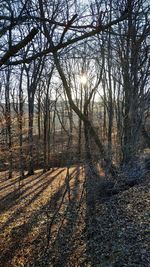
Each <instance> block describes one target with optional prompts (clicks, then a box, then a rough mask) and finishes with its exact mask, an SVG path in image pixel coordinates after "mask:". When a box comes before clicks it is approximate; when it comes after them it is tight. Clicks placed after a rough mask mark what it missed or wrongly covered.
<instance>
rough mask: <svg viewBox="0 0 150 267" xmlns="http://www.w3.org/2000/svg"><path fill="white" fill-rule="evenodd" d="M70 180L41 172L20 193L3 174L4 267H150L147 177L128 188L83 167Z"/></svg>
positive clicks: (0, 204) (0, 202)
mask: <svg viewBox="0 0 150 267" xmlns="http://www.w3.org/2000/svg"><path fill="white" fill-rule="evenodd" d="M67 174H68V173H67V170H66V169H65V168H63V169H62V168H58V169H53V170H50V171H49V172H47V173H45V174H43V173H42V171H37V172H36V174H35V175H34V176H31V177H27V178H25V179H24V180H22V181H20V187H19V178H17V177H16V178H15V177H14V178H13V179H11V180H7V179H6V178H5V174H4V173H1V175H0V184H1V200H0V213H1V218H0V221H1V245H0V251H1V260H0V262H1V266H5V267H7V266H9V267H10V266H68V267H70V266H74V267H75V266H91V267H92V266H101V267H110V266H111V267H123V266H128V267H134V266H135V267H136V266H139V267H141V266H142V267H147V266H149V264H150V251H149V247H150V240H149V237H148V234H149V225H150V208H149V207H150V194H149V189H150V183H149V179H148V175H145V176H144V177H143V178H142V179H141V180H139V182H138V183H137V184H135V185H133V184H132V187H131V185H128V186H126V187H125V186H124V185H123V183H122V180H121V179H120V181H119V180H118V181H116V183H115V184H114V183H113V181H106V180H104V178H103V176H102V175H103V174H102V173H101V176H100V177H94V176H93V174H92V173H91V172H90V171H89V169H88V172H87V168H84V167H83V166H82V167H80V168H79V167H72V168H70V170H69V176H68V175H67ZM85 174H86V175H85ZM68 177H69V179H68ZM85 177H86V179H85ZM68 181H69V182H68ZM93 184H94V187H93ZM126 185H127V184H126ZM118 188H119V189H120V190H118V191H117V189H118ZM108 192H109V193H108Z"/></svg>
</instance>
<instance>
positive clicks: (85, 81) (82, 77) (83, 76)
mask: <svg viewBox="0 0 150 267" xmlns="http://www.w3.org/2000/svg"><path fill="white" fill-rule="evenodd" d="M80 80H81V83H82V84H83V85H85V84H86V83H87V76H86V75H85V74H82V75H81V77H80Z"/></svg>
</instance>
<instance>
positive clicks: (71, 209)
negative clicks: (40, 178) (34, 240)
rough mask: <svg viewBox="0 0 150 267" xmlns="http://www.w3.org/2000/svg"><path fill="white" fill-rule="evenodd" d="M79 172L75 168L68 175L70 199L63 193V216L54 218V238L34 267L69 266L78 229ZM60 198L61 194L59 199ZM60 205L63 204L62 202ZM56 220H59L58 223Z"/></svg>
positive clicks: (78, 168) (79, 170)
mask: <svg viewBox="0 0 150 267" xmlns="http://www.w3.org/2000/svg"><path fill="white" fill-rule="evenodd" d="M80 172H81V169H80V167H77V168H76V169H75V171H74V172H73V173H71V174H70V177H69V178H70V179H73V181H74V183H73V187H71V189H70V197H69V195H68V193H69V192H68V191H67V190H66V191H64V192H65V193H66V198H67V204H66V208H65V209H64V211H63V214H61V217H59V219H57V218H56V220H54V221H53V225H55V224H56V223H58V228H57V233H56V234H55V238H54V239H52V240H51V242H50V244H49V247H48V249H47V250H46V252H45V253H44V254H43V256H42V259H41V258H40V259H39V261H35V263H34V264H35V266H51V265H52V266H54V267H59V266H61V267H63V266H69V265H68V264H69V262H70V257H71V255H72V254H73V252H74V249H75V243H76V242H77V241H76V227H78V224H77V220H78V215H79V210H80V205H81V203H80V201H81V196H80V190H79V187H80V181H79V176H80ZM65 187H66V185H65ZM62 197H63V194H62V192H61V198H62ZM64 202H65V201H64ZM62 204H64V203H63V202H62ZM50 205H51V203H50ZM52 206H53V207H54V206H55V209H56V205H52ZM57 220H59V222H58V221H57ZM39 236H40V235H39ZM38 238H39V237H38ZM41 262H42V264H41ZM50 264H51V265H50Z"/></svg>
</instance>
